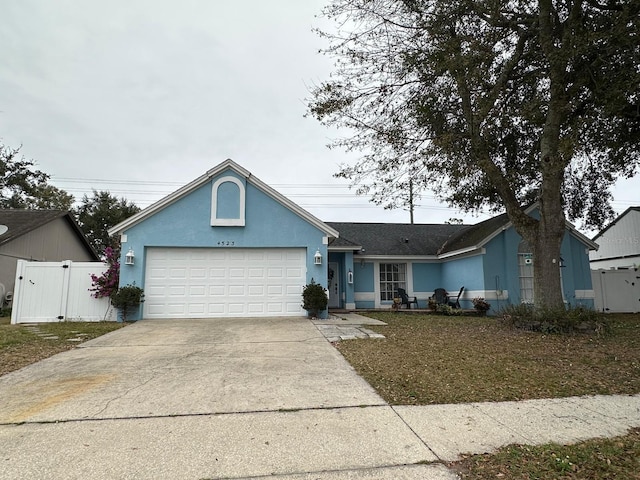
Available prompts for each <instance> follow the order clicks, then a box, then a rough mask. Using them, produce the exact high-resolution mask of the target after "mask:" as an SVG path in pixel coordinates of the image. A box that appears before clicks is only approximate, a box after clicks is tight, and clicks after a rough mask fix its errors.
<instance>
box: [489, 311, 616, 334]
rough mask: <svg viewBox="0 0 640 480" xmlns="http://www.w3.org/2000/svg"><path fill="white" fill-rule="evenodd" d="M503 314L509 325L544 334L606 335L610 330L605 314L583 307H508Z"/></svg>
mask: <svg viewBox="0 0 640 480" xmlns="http://www.w3.org/2000/svg"><path fill="white" fill-rule="evenodd" d="M501 313H502V318H503V320H504V321H505V322H506V323H507V324H509V325H512V326H514V327H516V328H522V329H524V330H532V331H537V332H542V333H571V332H596V333H604V332H607V331H608V330H609V325H608V322H607V319H606V317H605V315H604V314H603V313H600V312H596V311H595V310H593V309H591V308H587V307H582V306H578V307H573V306H571V305H569V306H568V307H567V308H564V307H558V308H540V307H536V306H534V305H531V304H520V305H508V306H507V307H505V308H503V309H502V311H501Z"/></svg>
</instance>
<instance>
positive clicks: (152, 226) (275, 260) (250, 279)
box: [109, 160, 338, 318]
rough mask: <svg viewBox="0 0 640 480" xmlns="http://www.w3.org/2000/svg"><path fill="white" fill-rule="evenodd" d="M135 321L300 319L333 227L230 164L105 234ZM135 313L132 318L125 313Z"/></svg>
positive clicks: (321, 279)
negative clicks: (116, 254)
mask: <svg viewBox="0 0 640 480" xmlns="http://www.w3.org/2000/svg"><path fill="white" fill-rule="evenodd" d="M109 234H110V235H114V234H119V235H120V238H121V247H122V249H121V267H120V285H121V286H123V285H127V284H134V283H135V285H137V286H139V287H142V288H143V289H144V293H145V301H144V303H143V305H142V308H141V312H139V315H138V317H137V318H140V315H141V316H142V318H207V317H268V316H300V315H305V312H304V311H303V310H302V296H301V294H302V288H303V286H304V285H305V284H307V283H309V282H311V280H312V279H313V280H314V281H315V282H316V283H319V284H321V285H323V286H325V287H326V280H327V263H326V259H327V246H328V243H329V240H330V239H332V238H334V237H337V236H338V233H337V232H336V231H335V230H334V229H333V228H331V227H329V226H328V225H326V224H325V223H323V222H321V221H320V220H318V219H317V218H315V217H314V216H313V215H311V214H310V213H308V212H306V211H305V210H303V209H302V208H300V207H299V206H297V205H296V204H294V203H293V202H291V201H290V200H289V199H287V198H286V197H284V196H283V195H281V194H280V193H278V192H276V191H275V190H274V189H272V188H271V187H269V186H268V185H266V184H264V183H263V182H262V181H260V180H259V179H257V178H256V177H254V176H253V175H251V173H250V172H248V171H247V170H245V169H244V168H242V167H240V166H239V165H237V164H236V163H234V162H233V161H231V160H226V161H225V162H223V163H221V164H220V165H218V166H216V167H214V168H213V169H211V170H209V171H208V172H207V173H205V174H204V175H202V176H201V177H199V178H197V179H195V180H194V181H192V182H191V183H189V184H188V185H186V186H184V187H182V188H180V189H179V190H177V191H176V192H174V193H172V194H170V195H168V196H167V197H165V198H163V199H162V200H160V201H158V202H157V203H155V204H153V205H151V206H150V207H148V208H146V209H144V210H142V211H141V212H139V213H137V214H136V215H133V216H132V217H130V218H129V219H127V220H125V221H124V222H122V223H120V224H118V225H116V226H115V227H113V228H112V229H111V230H110V231H109ZM132 318H134V317H132Z"/></svg>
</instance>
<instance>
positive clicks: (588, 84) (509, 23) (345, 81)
mask: <svg viewBox="0 0 640 480" xmlns="http://www.w3.org/2000/svg"><path fill="white" fill-rule="evenodd" d="M323 14H324V16H325V17H327V18H329V19H332V20H335V22H336V31H335V32H333V33H327V32H319V33H320V34H321V35H322V36H324V37H325V38H327V39H328V41H329V42H330V47H329V48H328V49H327V50H326V51H325V53H326V54H328V55H330V56H333V57H334V58H335V59H336V64H335V72H334V74H333V75H332V77H331V80H329V81H327V82H324V83H322V84H320V85H318V86H317V87H315V88H314V89H313V90H312V98H311V99H310V100H309V112H310V114H311V115H313V116H315V117H316V118H318V119H319V120H320V121H321V122H323V123H324V124H328V125H334V126H339V127H346V128H347V129H349V131H350V132H352V134H351V135H350V136H348V137H346V138H342V139H338V140H337V141H336V142H334V146H340V147H344V148H346V149H347V150H356V151H361V152H362V153H363V155H362V157H361V159H360V161H359V162H357V163H356V164H355V165H343V166H342V167H341V170H340V172H339V174H338V175H339V176H342V177H345V178H348V179H350V180H352V182H354V184H357V185H359V192H360V193H366V194H369V195H370V196H371V197H372V200H373V201H375V202H377V203H384V202H386V201H387V200H386V199H388V198H389V197H395V196H397V195H396V194H397V192H398V190H399V189H400V190H401V189H402V188H403V186H404V185H406V183H407V181H408V180H407V179H409V178H411V179H413V182H414V186H415V187H416V188H420V187H421V188H422V189H425V188H428V189H431V190H433V191H434V192H435V193H436V194H438V195H439V196H440V198H442V199H444V200H446V201H448V202H449V203H450V204H452V205H456V206H458V207H459V208H462V209H464V210H467V211H473V210H478V209H480V208H482V207H489V208H491V209H493V210H506V212H507V213H508V215H509V217H510V219H511V221H512V222H513V224H514V227H515V228H516V230H517V231H518V233H519V234H520V235H521V236H522V237H523V238H524V239H525V240H527V241H528V243H529V244H530V245H531V246H532V249H533V253H534V269H535V279H534V281H535V291H536V303H540V304H543V305H559V304H561V303H562V296H561V288H560V275H559V270H558V262H552V260H555V259H558V258H559V251H560V242H561V241H562V237H563V234H564V229H565V225H564V222H565V214H566V216H568V217H569V218H570V219H572V220H578V219H581V220H582V221H583V223H584V225H586V226H589V227H597V226H600V225H602V223H603V222H604V221H605V220H606V219H607V218H609V217H610V216H611V214H612V210H611V206H610V200H611V194H610V187H611V186H612V185H613V184H614V182H615V181H616V180H617V179H618V178H620V177H630V176H632V175H634V174H635V172H636V169H637V166H638V163H639V160H640V157H639V148H640V142H639V140H640V98H639V95H640V94H639V92H640V38H639V35H640V20H639V19H640V2H638V0H631V1H623V0H565V1H561V0H539V1H534V0H512V1H508V2H505V1H498V0H447V1H443V0H334V1H333V2H332V3H331V4H330V5H329V6H328V7H326V8H325V9H324V11H323ZM534 201H536V202H538V205H539V211H540V218H539V219H537V218H532V217H531V216H529V215H527V214H526V213H525V209H526V207H527V206H529V205H530V204H531V203H532V202H534Z"/></svg>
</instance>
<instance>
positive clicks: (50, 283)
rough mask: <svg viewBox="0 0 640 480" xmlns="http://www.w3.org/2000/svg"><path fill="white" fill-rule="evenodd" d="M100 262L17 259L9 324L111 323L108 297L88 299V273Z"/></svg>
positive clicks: (102, 266)
mask: <svg viewBox="0 0 640 480" xmlns="http://www.w3.org/2000/svg"><path fill="white" fill-rule="evenodd" d="M107 268H108V266H107V265H106V264H104V263H100V262H72V261H70V260H66V261H64V262H28V261H26V260H18V264H17V267H16V283H15V288H14V295H13V308H12V310H11V323H37V322H61V321H65V320H77V321H85V322H97V321H101V320H111V313H112V312H111V308H110V304H109V299H108V298H94V297H92V296H91V292H90V291H89V289H90V288H91V274H92V273H93V274H96V275H99V274H100V273H102V272H103V271H105V270H106V269H107Z"/></svg>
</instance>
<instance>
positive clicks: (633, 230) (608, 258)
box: [589, 207, 640, 270]
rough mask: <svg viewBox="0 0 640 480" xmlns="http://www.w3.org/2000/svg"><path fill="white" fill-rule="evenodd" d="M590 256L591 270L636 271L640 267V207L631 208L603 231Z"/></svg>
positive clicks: (595, 239)
mask: <svg viewBox="0 0 640 480" xmlns="http://www.w3.org/2000/svg"><path fill="white" fill-rule="evenodd" d="M593 241H594V242H596V243H597V244H598V245H599V248H598V250H597V251H596V250H594V251H592V252H591V254H590V255H589V258H590V259H591V268H592V269H594V270H597V269H600V268H606V269H610V268H615V269H635V268H638V267H639V266H640V207H629V208H627V209H626V210H625V211H624V212H622V213H621V214H620V215H619V216H618V217H617V218H616V219H615V220H614V221H613V222H611V223H610V224H609V225H608V226H607V227H605V228H604V229H603V230H601V231H600V232H599V233H598V234H597V235H596V236H595V237H593Z"/></svg>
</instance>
